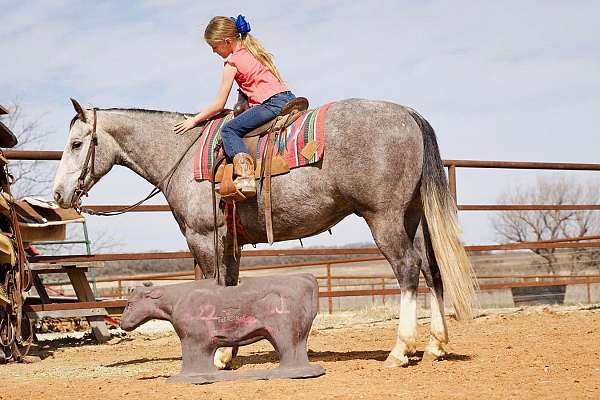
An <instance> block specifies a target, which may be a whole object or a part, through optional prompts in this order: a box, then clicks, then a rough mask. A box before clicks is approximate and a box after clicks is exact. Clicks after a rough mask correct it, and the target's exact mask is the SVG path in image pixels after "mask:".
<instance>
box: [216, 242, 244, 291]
mask: <svg viewBox="0 0 600 400" xmlns="http://www.w3.org/2000/svg"><path fill="white" fill-rule="evenodd" d="M219 234H220V235H219V236H220V237H221V238H222V240H221V243H222V245H221V249H220V253H221V254H222V256H221V260H222V262H221V264H220V265H219V285H225V286H236V285H237V284H238V279H239V277H240V257H241V255H242V246H240V245H238V244H237V243H236V241H235V240H234V237H233V233H232V232H228V231H225V232H222V233H221V230H220V232H219Z"/></svg>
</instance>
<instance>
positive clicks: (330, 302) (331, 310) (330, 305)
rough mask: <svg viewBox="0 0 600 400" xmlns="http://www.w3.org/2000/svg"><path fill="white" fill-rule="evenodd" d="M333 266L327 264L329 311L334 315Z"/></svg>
mask: <svg viewBox="0 0 600 400" xmlns="http://www.w3.org/2000/svg"><path fill="white" fill-rule="evenodd" d="M331 289H332V285H331V264H327V310H328V311H329V314H333V298H332V297H331Z"/></svg>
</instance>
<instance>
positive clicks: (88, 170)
mask: <svg viewBox="0 0 600 400" xmlns="http://www.w3.org/2000/svg"><path fill="white" fill-rule="evenodd" d="M96 110H97V108H96V107H94V108H92V115H93V121H92V133H91V135H92V138H91V140H90V145H89V147H88V150H87V154H86V155H85V161H84V163H83V168H82V169H81V174H79V178H78V179H77V188H75V199H74V201H73V203H75V207H76V208H77V207H79V206H80V204H81V198H82V197H83V196H87V195H88V192H89V190H90V189H89V188H87V187H86V186H85V178H86V177H87V176H88V174H90V175H91V176H92V178H93V177H94V164H95V161H96V146H97V145H98V134H97V133H96V123H97V116H96Z"/></svg>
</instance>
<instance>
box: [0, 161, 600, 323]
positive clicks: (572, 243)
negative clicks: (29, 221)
mask: <svg viewBox="0 0 600 400" xmlns="http://www.w3.org/2000/svg"><path fill="white" fill-rule="evenodd" d="M4 153H5V156H6V157H7V158H8V159H12V160H59V159H60V157H61V156H62V152H60V151H23V150H6V151H5V152H4ZM444 166H445V167H446V168H447V169H448V184H449V188H450V191H451V193H452V195H453V197H454V199H455V201H456V206H457V209H458V210H459V211H542V210H600V204H560V205H557V204H460V203H459V201H458V198H457V169H458V168H482V169H521V170H561V171H600V164H581V163H545V162H513V161H483V160H444ZM123 206H124V205H121V204H115V205H92V206H88V207H89V208H90V209H92V210H95V211H109V210H112V209H115V208H121V207H123ZM132 211H133V212H165V211H170V208H169V206H168V205H141V206H138V207H136V208H135V209H133V210H132ZM598 247H600V236H588V237H578V238H566V239H558V240H550V241H537V242H524V243H504V244H496V245H475V246H465V248H466V249H467V250H468V251H471V252H482V251H497V250H535V249H549V248H556V249H589V248H598ZM242 255H243V256H244V257H259V256H260V257H270V256H345V257H348V256H362V257H361V258H356V259H354V260H348V259H347V258H340V259H334V260H326V261H322V262H319V263H317V265H321V266H325V268H326V271H327V273H326V275H325V276H319V277H318V278H319V280H320V281H323V280H324V281H325V283H324V284H322V287H324V288H326V289H327V290H326V291H322V292H321V293H320V296H321V297H327V298H328V304H329V305H328V309H329V311H331V309H332V299H333V298H334V297H344V296H345V297H352V296H375V295H383V296H386V295H388V296H389V295H396V294H398V293H399V290H398V289H397V288H386V279H389V277H388V276H373V277H372V278H368V279H373V280H378V281H377V282H378V283H377V284H371V285H372V286H373V287H372V288H371V289H368V290H367V289H361V290H334V289H335V288H336V287H343V286H347V287H350V286H349V285H338V284H336V283H335V281H336V280H339V279H346V280H352V279H354V278H351V277H341V276H337V275H333V274H332V272H331V269H332V267H333V266H336V265H345V264H348V263H360V262H363V263H364V262H371V261H383V260H384V258H383V257H382V256H381V254H380V252H379V250H378V249H377V248H375V247H369V248H349V249H289V250H249V251H244V252H243V253H242ZM367 256H368V257H367ZM186 258H189V259H191V254H190V253H189V252H162V253H120V254H95V255H91V256H86V255H72V256H37V257H31V258H30V262H44V263H70V262H71V263H78V262H88V261H116V260H121V261H126V260H149V259H158V260H160V259H186ZM310 266H315V262H305V263H296V264H294V265H292V264H289V263H288V264H273V265H268V266H246V267H242V268H241V269H242V271H258V270H266V269H287V268H306V267H310ZM193 274H194V273H193V272H189V273H187V272H186V273H175V274H170V276H168V277H167V276H163V277H160V278H158V277H157V280H167V279H187V277H188V276H189V277H190V278H191V277H192V275H193ZM145 277H149V275H146V276H145ZM119 278H125V277H119ZM500 278H508V275H506V276H504V277H500V276H489V277H480V279H500ZM512 278H513V279H521V281H518V282H507V283H489V284H485V283H482V284H481V285H480V286H481V289H482V290H494V289H507V288H510V289H513V288H519V287H535V286H543V285H545V286H552V285H580V284H586V285H588V290H587V291H588V299H590V300H591V297H590V285H592V284H597V283H600V278H599V277H598V276H592V275H589V276H561V277H558V276H541V275H540V276H533V275H528V276H525V275H523V276H520V277H517V276H512ZM557 278H558V279H557ZM128 279H132V278H128ZM357 279H358V278H357ZM362 279H366V278H365V277H362ZM528 279H536V281H528ZM103 280H104V278H99V279H98V280H97V281H98V282H102V281H103ZM136 280H146V279H142V277H140V279H136ZM540 280H542V281H540ZM547 280H548V281H547ZM123 281H125V279H120V280H119V282H121V284H122V282H123ZM375 285H382V287H381V288H377V289H376V288H375ZM419 290H420V291H422V290H426V289H425V288H420V289H419ZM61 306H62V307H66V305H64V304H51V305H39V306H31V307H36V308H40V307H41V308H44V307H61ZM122 306H124V301H123V300H109V301H101V302H86V303H78V304H69V305H68V307H71V308H69V309H77V308H96V307H102V308H103V307H109V308H112V309H114V308H118V307H122ZM63 309H64V308H63Z"/></svg>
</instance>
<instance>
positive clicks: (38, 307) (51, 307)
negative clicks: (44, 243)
mask: <svg viewBox="0 0 600 400" xmlns="http://www.w3.org/2000/svg"><path fill="white" fill-rule="evenodd" d="M598 283H600V278H599V277H595V278H591V277H586V276H580V277H572V278H569V279H558V280H553V281H546V282H507V283H491V284H482V285H480V290H497V289H512V288H520V287H540V286H564V285H585V284H588V285H589V284H598ZM418 293H423V294H424V293H429V289H428V288H425V287H419V289H418ZM399 294H400V289H397V288H389V289H386V288H381V289H357V290H356V289H355V290H327V291H321V292H319V297H321V298H334V297H357V296H377V295H384V296H385V295H399ZM126 305H127V301H126V300H101V301H88V302H74V303H53V304H34V305H26V306H24V308H23V310H24V311H26V312H41V311H62V310H81V309H94V308H106V309H117V311H119V310H120V309H123V308H124V307H125V306H126ZM116 313H117V314H118V313H119V312H116Z"/></svg>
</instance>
